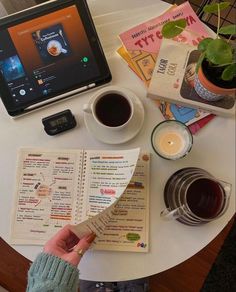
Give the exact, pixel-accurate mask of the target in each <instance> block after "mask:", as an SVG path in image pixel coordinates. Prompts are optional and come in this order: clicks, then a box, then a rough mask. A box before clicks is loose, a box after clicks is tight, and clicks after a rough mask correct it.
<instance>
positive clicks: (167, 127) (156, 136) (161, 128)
mask: <svg viewBox="0 0 236 292" xmlns="http://www.w3.org/2000/svg"><path fill="white" fill-rule="evenodd" d="M151 142H152V147H153V149H154V151H155V152H156V153H157V154H158V155H159V156H161V157H163V158H165V159H170V160H176V159H179V158H181V157H183V156H185V155H186V154H187V153H188V152H189V151H190V150H191V148H192V144H193V137H192V134H191V132H190V131H189V129H188V127H187V126H185V125H184V124H183V123H181V122H177V121H173V120H167V121H164V122H161V123H160V124H158V125H157V126H156V127H155V128H154V129H153V131H152V135H151Z"/></svg>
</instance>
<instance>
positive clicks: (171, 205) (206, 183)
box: [161, 167, 231, 225]
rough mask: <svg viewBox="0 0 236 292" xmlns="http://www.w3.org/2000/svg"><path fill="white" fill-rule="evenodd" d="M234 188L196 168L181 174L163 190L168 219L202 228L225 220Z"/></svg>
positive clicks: (188, 168) (166, 217) (162, 215)
mask: <svg viewBox="0 0 236 292" xmlns="http://www.w3.org/2000/svg"><path fill="white" fill-rule="evenodd" d="M230 194H231V184H229V183H227V182H224V181H221V180H218V179H216V178H215V177H213V176H212V175H211V174H210V173H209V172H207V171H205V170H203V169H201V168H196V167H187V168H183V169H180V170H178V171H177V172H175V173H174V174H172V175H171V177H170V178H169V179H168V181H167V183H166V185H165V189H164V200H165V204H166V207H167V208H166V209H164V210H163V211H162V212H161V217H163V218H165V219H176V220H178V221H180V222H182V223H184V224H187V225H199V224H203V223H207V222H210V221H212V220H215V219H217V218H219V217H220V216H222V215H223V214H224V213H225V212H226V210H227V208H228V206H229V198H230Z"/></svg>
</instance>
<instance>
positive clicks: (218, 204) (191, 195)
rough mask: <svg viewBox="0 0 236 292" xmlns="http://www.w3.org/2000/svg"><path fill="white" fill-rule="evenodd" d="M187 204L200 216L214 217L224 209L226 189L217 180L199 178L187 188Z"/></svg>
mask: <svg viewBox="0 0 236 292" xmlns="http://www.w3.org/2000/svg"><path fill="white" fill-rule="evenodd" d="M187 204H188V206H189V208H190V210H191V211H192V212H193V213H194V214H195V215H197V216H198V217H201V218H206V219H207V218H214V217H216V216H217V215H218V214H219V213H220V212H221V210H222V206H223V204H224V190H223V188H222V187H221V186H220V184H219V183H217V182H216V181H213V180H210V179H207V178H201V179H197V180H196V181H194V182H193V183H192V184H191V185H190V186H189V188H188V190H187Z"/></svg>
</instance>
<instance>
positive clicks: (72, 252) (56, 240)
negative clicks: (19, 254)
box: [43, 224, 96, 266]
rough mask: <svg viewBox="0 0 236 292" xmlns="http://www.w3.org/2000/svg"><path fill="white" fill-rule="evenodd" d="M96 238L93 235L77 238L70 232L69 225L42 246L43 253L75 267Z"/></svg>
mask: <svg viewBox="0 0 236 292" xmlns="http://www.w3.org/2000/svg"><path fill="white" fill-rule="evenodd" d="M95 237H96V234H95V233H93V232H92V233H89V234H88V235H86V236H84V237H82V238H78V237H77V236H76V235H75V234H74V233H73V232H72V231H71V230H70V225H69V224H68V225H66V226H64V227H63V228H62V229H61V230H60V231H58V232H57V233H56V234H55V235H54V236H53V237H52V238H51V239H50V240H49V241H48V242H47V243H46V244H45V246H44V249H43V250H44V252H45V253H48V254H52V255H55V256H57V257H59V258H61V259H63V260H65V261H67V262H69V263H70V264H72V265H73V266H77V265H78V264H79V262H80V260H81V258H82V256H83V253H84V252H85V251H86V250H87V249H88V248H89V247H90V245H91V243H92V242H93V241H94V239H95Z"/></svg>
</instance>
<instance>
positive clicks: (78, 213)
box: [74, 151, 87, 224]
mask: <svg viewBox="0 0 236 292" xmlns="http://www.w3.org/2000/svg"><path fill="white" fill-rule="evenodd" d="M86 164H87V152H86V151H83V152H82V154H81V155H80V158H79V169H80V172H79V175H78V183H77V198H76V206H75V213H74V214H75V216H74V218H75V220H74V224H78V223H80V222H82V221H83V205H84V199H85V169H86Z"/></svg>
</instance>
